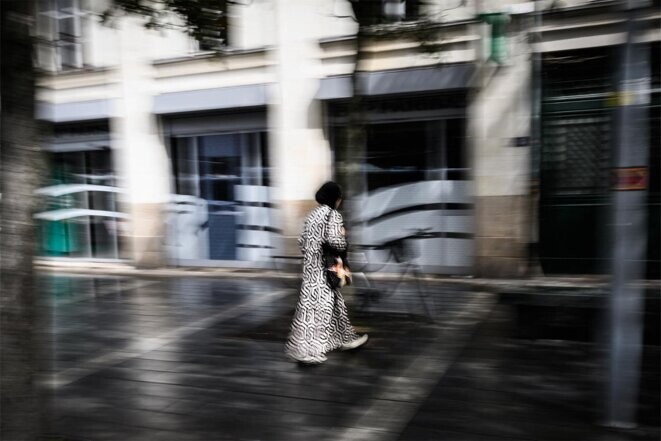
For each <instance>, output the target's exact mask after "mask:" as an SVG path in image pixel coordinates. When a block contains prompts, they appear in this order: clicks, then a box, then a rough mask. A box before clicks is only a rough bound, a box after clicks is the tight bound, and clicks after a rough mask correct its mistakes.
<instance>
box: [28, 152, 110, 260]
mask: <svg viewBox="0 0 661 441" xmlns="http://www.w3.org/2000/svg"><path fill="white" fill-rule="evenodd" d="M48 156H49V167H50V170H51V178H50V180H49V182H48V185H47V186H46V187H44V188H42V189H40V193H41V194H42V195H44V196H45V201H46V206H45V207H44V208H45V209H44V211H42V212H41V213H39V214H38V215H37V219H39V222H40V224H41V235H42V238H41V247H42V253H43V254H44V255H46V256H51V257H87V258H89V257H93V258H117V257H118V256H119V243H118V239H119V238H118V236H119V234H118V233H119V223H118V222H119V221H118V220H117V217H118V216H116V214H117V211H118V207H117V197H116V194H117V193H116V188H115V187H114V185H115V175H114V172H113V168H112V158H111V152H110V149H108V148H105V149H104V148H101V149H98V150H88V151H74V152H50V153H49V154H48ZM92 185H94V186H95V187H89V186H92ZM96 186H100V187H96ZM97 213H98V215H97Z"/></svg>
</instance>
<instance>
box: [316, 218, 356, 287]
mask: <svg viewBox="0 0 661 441" xmlns="http://www.w3.org/2000/svg"><path fill="white" fill-rule="evenodd" d="M332 212H333V210H332V209H331V211H329V212H328V216H326V223H325V225H324V237H326V233H327V232H328V223H329V222H330V215H331V213H332ZM321 256H322V262H323V265H324V272H325V273H326V282H327V283H328V285H329V286H330V287H331V288H332V289H338V288H342V287H343V286H345V285H349V284H351V272H350V271H349V268H348V266H347V265H346V259H343V256H342V253H340V252H338V251H337V250H336V249H335V248H333V247H332V246H331V245H330V244H329V243H328V242H327V241H326V240H324V241H323V242H322V243H321Z"/></svg>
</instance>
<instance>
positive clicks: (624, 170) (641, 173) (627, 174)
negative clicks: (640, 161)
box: [613, 167, 647, 191]
mask: <svg viewBox="0 0 661 441" xmlns="http://www.w3.org/2000/svg"><path fill="white" fill-rule="evenodd" d="M646 188H647V167H619V168H615V169H613V190H615V191H632V190H645V189H646Z"/></svg>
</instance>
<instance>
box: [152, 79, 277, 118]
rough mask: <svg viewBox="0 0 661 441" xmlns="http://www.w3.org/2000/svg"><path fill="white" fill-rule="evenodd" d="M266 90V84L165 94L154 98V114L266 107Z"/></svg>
mask: <svg viewBox="0 0 661 441" xmlns="http://www.w3.org/2000/svg"><path fill="white" fill-rule="evenodd" d="M266 88H267V85H266V84H250V85H246V86H232V87H219V88H215V89H203V90H187V91H182V92H171V93H164V94H161V95H157V96H155V97H154V113H155V114H157V115H162V114H168V113H185V112H200V111H204V110H217V109H234V108H240V107H258V106H265V105H266V102H267V90H266Z"/></svg>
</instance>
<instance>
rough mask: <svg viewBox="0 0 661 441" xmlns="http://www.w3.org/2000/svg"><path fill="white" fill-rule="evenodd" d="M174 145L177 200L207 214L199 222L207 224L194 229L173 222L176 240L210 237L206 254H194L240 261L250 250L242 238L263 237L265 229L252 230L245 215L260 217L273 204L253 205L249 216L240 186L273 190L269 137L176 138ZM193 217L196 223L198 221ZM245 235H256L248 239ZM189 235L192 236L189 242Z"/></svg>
mask: <svg viewBox="0 0 661 441" xmlns="http://www.w3.org/2000/svg"><path fill="white" fill-rule="evenodd" d="M170 145H171V149H170V150H171V158H172V164H173V171H174V181H175V185H174V186H175V188H176V191H177V194H179V195H187V196H192V197H193V199H192V200H189V201H187V202H186V203H187V204H188V205H189V206H190V207H193V206H195V207H196V208H195V210H198V208H199V207H204V208H203V211H204V213H202V214H200V213H197V215H195V216H197V218H198V219H199V218H201V217H203V218H204V219H206V220H205V221H204V222H201V223H200V222H199V220H198V221H197V222H198V223H199V225H197V226H196V227H194V228H193V227H190V228H188V227H183V226H181V225H180V224H183V223H185V222H184V221H185V220H184V218H183V217H181V218H180V219H179V220H176V221H173V222H172V223H173V225H178V227H177V228H176V231H174V232H173V233H172V234H173V235H174V236H175V238H173V239H172V240H173V241H174V242H175V243H184V242H189V243H192V242H193V241H194V242H195V243H199V237H201V236H204V237H208V239H206V244H205V245H206V247H207V249H206V250H204V251H200V250H199V249H198V250H197V251H196V250H192V251H191V252H190V253H189V254H192V255H198V256H206V257H205V258H207V257H208V258H209V259H212V260H235V259H240V256H239V253H238V252H237V249H238V248H240V247H242V246H245V244H243V243H242V242H241V238H243V239H246V237H247V236H248V235H250V234H253V235H254V233H255V231H257V230H259V231H262V230H261V229H260V228H261V227H258V226H255V225H248V224H246V222H250V221H251V219H252V218H248V217H246V216H245V214H246V212H247V211H251V213H254V212H255V210H254V208H258V207H259V208H262V207H264V206H265V205H266V204H267V202H266V201H262V202H256V201H250V202H249V203H250V210H247V209H246V207H245V206H243V205H242V204H243V202H244V201H240V200H238V197H239V195H238V194H237V186H246V187H255V188H257V187H267V186H268V185H269V171H268V164H269V162H268V148H267V144H266V134H265V133H262V132H257V133H229V134H222V135H202V136H182V137H174V138H173V139H172V142H171V144H170ZM189 199H190V198H189ZM193 201H195V202H194V203H193ZM192 209H193V208H191V210H192ZM187 215H188V216H190V217H191V219H192V218H193V217H195V216H193V215H192V214H190V213H188V214H187ZM182 216H183V215H182ZM186 222H187V221H186ZM190 222H193V223H194V222H195V221H193V220H191V221H190ZM241 230H244V231H245V230H249V231H250V232H252V233H250V232H249V233H246V234H242V233H241ZM184 235H188V236H186V237H187V238H188V239H186V238H184ZM203 246H204V245H203ZM198 248H199V247H198Z"/></svg>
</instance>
